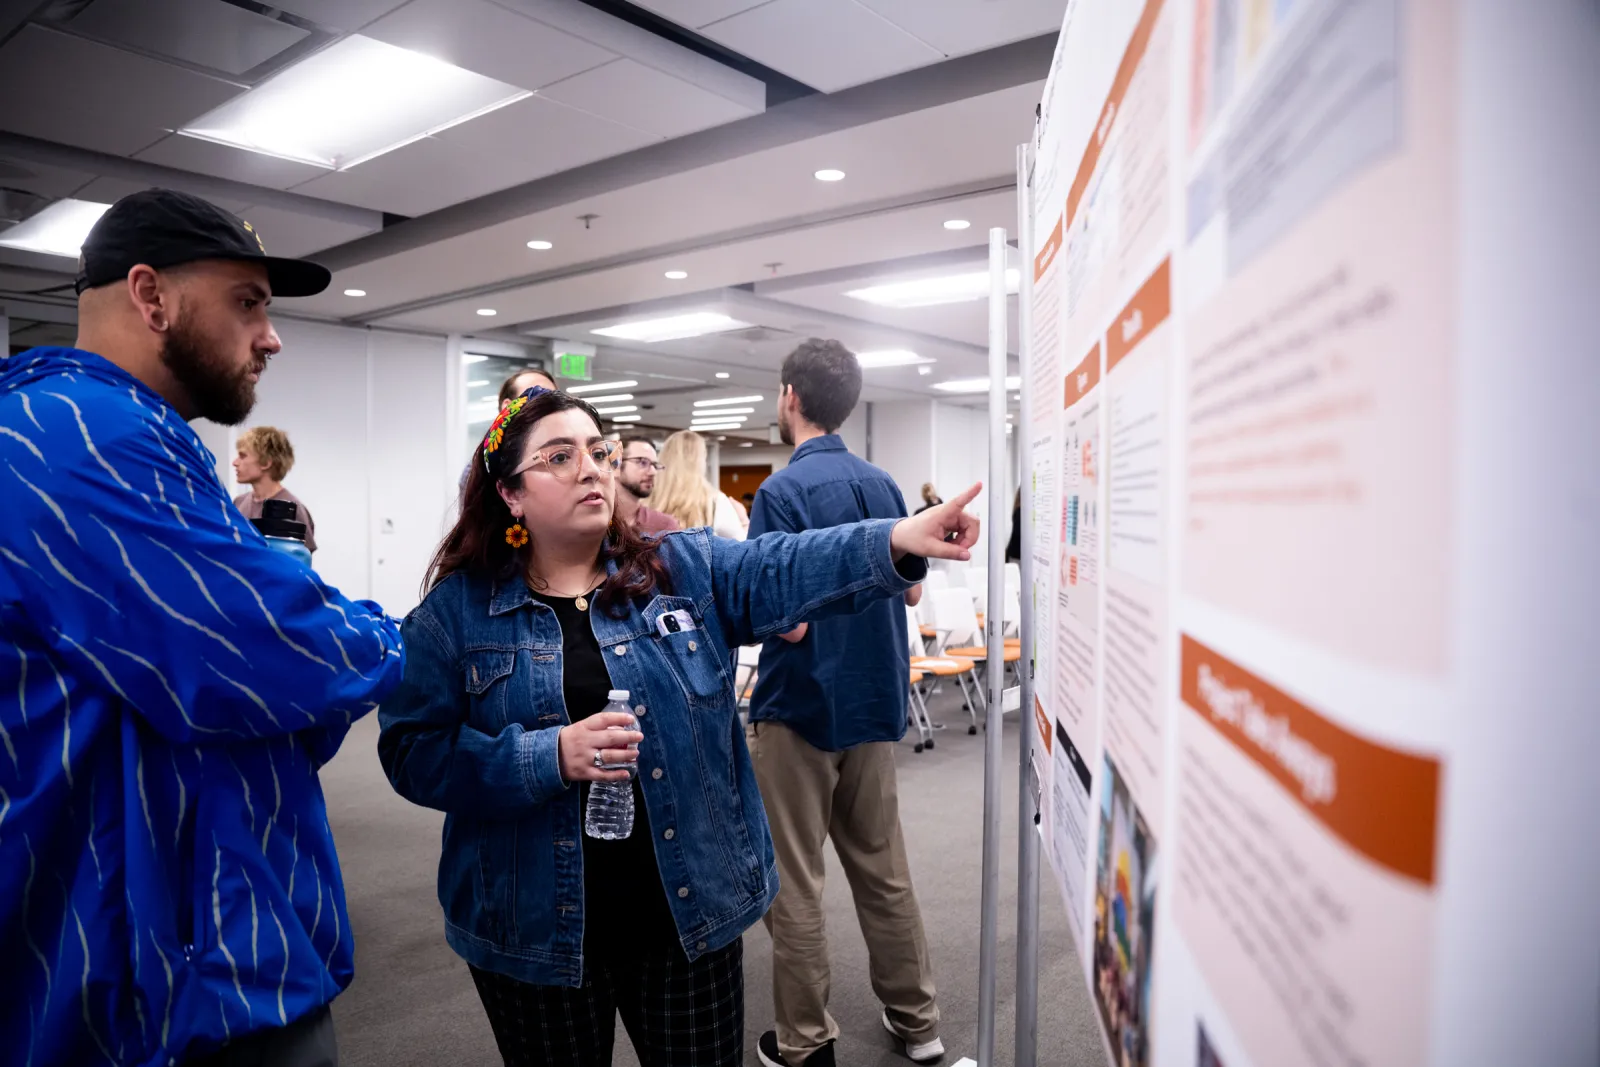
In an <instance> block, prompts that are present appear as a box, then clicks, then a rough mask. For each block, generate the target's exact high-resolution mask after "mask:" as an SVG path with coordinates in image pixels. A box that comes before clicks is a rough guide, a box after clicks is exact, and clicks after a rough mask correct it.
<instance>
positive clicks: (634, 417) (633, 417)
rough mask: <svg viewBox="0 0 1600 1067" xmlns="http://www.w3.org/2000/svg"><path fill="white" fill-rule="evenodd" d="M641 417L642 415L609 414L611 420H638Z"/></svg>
mask: <svg viewBox="0 0 1600 1067" xmlns="http://www.w3.org/2000/svg"><path fill="white" fill-rule="evenodd" d="M642 418H644V416H643V415H613V416H611V421H612V422H638V421H639V420H640V419H642Z"/></svg>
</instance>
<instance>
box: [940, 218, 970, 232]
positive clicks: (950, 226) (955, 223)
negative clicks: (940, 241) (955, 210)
mask: <svg viewBox="0 0 1600 1067" xmlns="http://www.w3.org/2000/svg"><path fill="white" fill-rule="evenodd" d="M971 225H972V223H970V222H968V221H967V220H966V219H945V220H944V228H945V229H947V230H964V229H966V228H967V227H968V226H971Z"/></svg>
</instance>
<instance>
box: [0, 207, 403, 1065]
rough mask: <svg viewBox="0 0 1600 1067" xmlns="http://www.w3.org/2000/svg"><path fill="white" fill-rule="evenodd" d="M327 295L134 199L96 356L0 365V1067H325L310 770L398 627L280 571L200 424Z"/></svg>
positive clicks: (222, 221)
mask: <svg viewBox="0 0 1600 1067" xmlns="http://www.w3.org/2000/svg"><path fill="white" fill-rule="evenodd" d="M328 280H329V275H328V271H327V270H326V269H324V268H322V267H319V266H317V265H316V264H312V263H306V262H301V261H296V260H284V259H274V258H272V257H269V256H267V255H266V251H265V248H264V247H263V246H262V244H261V241H260V238H259V237H258V235H257V234H256V233H255V231H254V230H253V229H252V228H251V227H250V225H249V224H248V223H245V222H241V221H240V220H239V219H237V218H235V217H233V216H232V215H230V214H228V213H227V212H224V211H221V210H219V209H218V208H216V207H214V206H212V205H211V204H208V203H206V202H205V201H203V200H200V199H198V198H195V197H191V196H187V195H185V194H181V193H174V192H169V191H165V190H151V191H148V192H143V193H137V194H134V195H133V196H130V197H127V198H125V199H124V200H121V201H119V202H118V203H117V204H116V205H114V206H113V207H112V208H111V209H110V210H109V211H108V212H107V213H106V214H105V215H104V216H103V217H102V218H101V220H100V221H99V223H97V224H96V226H95V228H94V230H93V231H92V232H91V233H90V235H89V238H88V240H87V241H86V242H85V243H84V246H83V255H82V257H81V258H80V261H79V272H78V283H77V288H78V293H79V298H78V313H79V333H78V342H77V346H76V347H75V348H42V349H34V350H32V351H30V352H25V353H23V354H22V355H19V356H14V357H12V358H10V359H8V360H5V361H4V362H0V501H3V502H4V506H3V507H0V960H3V961H4V963H3V967H0V970H3V973H4V979H3V981H0V988H3V989H4V990H5V995H4V996H0V1061H4V1062H5V1063H7V1064H10V1063H16V1064H24V1063H26V1064H32V1065H34V1067H46V1065H55V1064H63V1065H64V1064H73V1065H77V1064H94V1063H115V1064H131V1065H150V1067H155V1065H161V1067H169V1065H177V1064H189V1063H194V1062H204V1057H206V1056H208V1055H209V1054H214V1053H219V1052H220V1054H221V1055H224V1056H230V1057H236V1058H237V1057H240V1056H244V1057H248V1059H249V1062H251V1063H266V1064H275V1065H278V1064H281V1065H284V1067H291V1065H292V1067H302V1065H305V1067H312V1065H322V1064H332V1063H334V1062H335V1055H336V1054H335V1052H334V1046H333V1029H332V1022H331V1018H330V1016H329V1015H328V1009H327V1005H328V1003H329V1002H330V1001H331V1000H333V998H334V997H335V996H337V995H338V993H339V992H340V991H341V990H343V989H344V988H345V987H346V986H348V985H349V983H350V979H351V975H352V963H353V958H354V957H353V952H352V943H351V936H350V921H349V917H348V916H347V914H346V913H345V903H344V891H343V885H342V883H341V881H340V877H339V864H338V859H337V858H336V856H335V855H334V846H333V837H332V834H331V832H330V830H329V828H328V818H327V811H326V808H325V806H324V803H323V798H322V791H321V787H320V786H319V784H318V781H317V769H318V768H319V767H320V766H321V765H322V764H324V763H326V762H327V761H328V759H330V758H331V757H332V756H333V754H334V753H335V752H336V751H337V750H338V747H339V743H340V741H342V740H343V738H344V735H345V733H346V731H347V730H348V729H349V727H350V723H351V722H352V721H353V720H354V719H355V718H356V717H357V716H359V715H362V714H365V713H366V712H368V711H370V710H372V708H374V707H375V706H376V704H375V702H376V701H377V700H379V699H381V698H382V696H383V695H384V694H385V693H386V692H387V691H388V690H389V689H390V688H392V687H393V686H394V685H395V684H396V683H398V682H399V680H400V674H401V650H400V640H399V629H398V625H397V623H396V622H395V621H393V620H390V619H388V618H386V617H385V616H384V615H383V613H382V611H381V609H380V608H378V606H377V605H375V604H369V603H352V602H351V601H349V600H346V599H345V598H343V597H341V596H340V595H339V593H338V592H337V591H335V590H333V589H331V588H329V587H327V586H325V585H323V584H322V582H320V581H319V580H318V579H317V576H316V575H315V574H314V573H312V572H311V571H310V570H308V569H307V568H306V567H304V566H302V565H301V564H300V563H299V562H297V561H296V560H294V559H293V558H291V557H290V556H288V555H285V554H282V553H279V552H277V551H275V550H273V549H272V548H270V547H268V545H267V542H266V541H265V540H264V539H263V538H262V537H261V535H260V534H259V533H258V532H257V531H256V530H255V529H254V528H253V527H252V526H251V525H250V524H249V523H248V522H246V521H245V519H244V518H243V517H242V516H241V515H240V514H239V513H238V511H237V510H236V509H235V508H234V507H233V505H232V504H231V503H230V501H229V500H228V497H227V494H226V493H225V492H224V491H223V488H222V486H221V485H220V484H219V483H218V481H217V477H216V474H215V473H214V471H215V459H214V457H213V456H212V455H211V454H210V453H209V452H208V451H207V450H206V448H205V447H204V446H203V445H202V444H201V443H200V440H199V438H198V437H196V436H195V434H194V431H193V430H191V429H190V428H189V426H188V425H187V422H188V420H191V419H195V418H201V417H205V418H209V419H212V420H214V421H216V422H220V423H224V424H229V425H232V424H236V423H238V422H240V421H241V420H242V419H243V418H244V417H245V416H246V415H247V414H248V413H249V411H250V409H251V406H252V405H253V404H254V402H255V383H256V382H257V381H258V380H259V378H260V376H261V373H262V371H263V370H264V369H265V368H266V365H267V361H268V360H269V359H271V357H272V356H273V355H274V354H275V353H276V352H277V351H278V349H279V347H280V345H279V341H278V337H277V334H276V333H275V332H274V331H273V329H272V325H271V323H270V322H269V321H268V319H267V305H268V303H269V302H270V300H271V298H272V297H273V296H274V295H278V296H297V295H310V294H312V293H316V292H318V291H320V290H321V289H322V288H324V287H325V286H326V285H327V283H328ZM236 1061H237V1062H244V1060H243V1059H237V1060H235V1059H229V1060H227V1061H226V1062H236Z"/></svg>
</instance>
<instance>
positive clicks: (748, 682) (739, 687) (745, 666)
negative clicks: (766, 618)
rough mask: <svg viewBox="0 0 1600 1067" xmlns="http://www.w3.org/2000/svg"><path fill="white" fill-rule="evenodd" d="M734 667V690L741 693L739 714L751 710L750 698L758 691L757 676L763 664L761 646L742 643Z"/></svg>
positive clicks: (744, 713)
mask: <svg viewBox="0 0 1600 1067" xmlns="http://www.w3.org/2000/svg"><path fill="white" fill-rule="evenodd" d="M735 664H736V665H735V667H734V669H733V691H734V692H735V693H737V694H738V695H739V714H740V715H746V714H748V713H749V711H750V698H751V697H752V696H754V695H755V692H756V676H757V674H758V672H759V670H760V666H761V646H760V645H741V646H740V647H739V654H738V657H737V659H736V660H735Z"/></svg>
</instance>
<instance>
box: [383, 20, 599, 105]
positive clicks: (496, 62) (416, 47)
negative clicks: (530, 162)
mask: <svg viewBox="0 0 1600 1067" xmlns="http://www.w3.org/2000/svg"><path fill="white" fill-rule="evenodd" d="M362 33H363V36H366V37H373V38H376V39H377V40H380V41H385V42H387V43H389V44H392V45H396V46H398V47H400V48H409V49H411V50H413V51H416V52H422V53H425V54H427V55H430V56H436V57H438V58H439V59H443V60H446V61H448V62H450V63H454V64H455V65H456V66H458V67H464V68H466V69H467V70H471V71H476V72H477V73H479V74H483V75H486V76H488V77H490V78H494V79H497V80H499V81H503V82H506V83H507V84H509V85H516V86H519V87H521V88H523V89H538V88H540V87H542V86H546V85H550V84H553V83H555V82H558V81H560V80H561V79H563V78H569V77H571V76H572V75H574V74H578V73H580V72H582V71H585V70H588V69H589V68H591V67H597V66H600V65H601V64H602V63H607V62H609V61H611V60H612V59H615V58H616V57H615V56H614V55H613V54H612V53H610V52H608V51H606V50H605V49H603V48H599V47H597V46H595V45H592V44H590V43H589V42H588V41H584V40H581V39H580V38H577V37H574V36H572V35H571V34H567V33H562V32H561V31H560V30H557V29H554V28H552V27H550V26H546V25H545V24H544V23H542V22H535V21H534V20H533V19H530V18H525V17H524V16H522V15H519V14H517V13H516V12H513V11H507V10H506V9H505V8H503V7H500V6H499V5H497V4H492V3H489V2H488V0H413V2H412V3H410V4H407V5H406V6H405V7H403V8H401V9H400V10H398V11H396V12H394V13H393V14H390V15H388V16H385V17H384V18H381V19H379V20H378V21H377V22H376V23H374V24H373V25H371V26H369V27H367V29H365V30H364V31H362Z"/></svg>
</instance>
